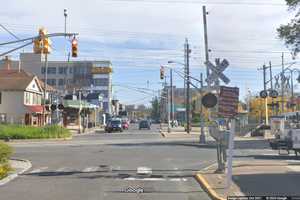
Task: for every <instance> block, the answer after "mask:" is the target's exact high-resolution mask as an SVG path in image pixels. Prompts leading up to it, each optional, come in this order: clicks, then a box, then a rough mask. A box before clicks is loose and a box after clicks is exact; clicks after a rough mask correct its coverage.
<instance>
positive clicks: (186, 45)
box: [185, 38, 191, 134]
mask: <svg viewBox="0 0 300 200" xmlns="http://www.w3.org/2000/svg"><path fill="white" fill-rule="evenodd" d="M185 56H186V90H187V92H186V123H187V133H188V134H189V133H190V127H191V124H190V63H189V61H190V47H189V43H188V39H187V38H186V39H185Z"/></svg>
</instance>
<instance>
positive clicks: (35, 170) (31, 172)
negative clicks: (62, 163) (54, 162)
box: [29, 167, 48, 174]
mask: <svg viewBox="0 0 300 200" xmlns="http://www.w3.org/2000/svg"><path fill="white" fill-rule="evenodd" d="M46 169H48V167H40V168H37V169H34V170H32V171H30V172H29V173H30V174H36V173H41V172H42V171H44V170H46Z"/></svg>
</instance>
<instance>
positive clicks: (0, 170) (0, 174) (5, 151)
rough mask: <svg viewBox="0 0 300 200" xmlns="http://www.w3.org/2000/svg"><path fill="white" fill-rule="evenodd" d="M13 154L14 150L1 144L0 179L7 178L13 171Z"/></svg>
mask: <svg viewBox="0 0 300 200" xmlns="http://www.w3.org/2000/svg"><path fill="white" fill-rule="evenodd" d="M12 153H13V149H12V148H11V147H10V146H8V145H7V144H5V143H3V142H0V179H2V178H4V177H6V176H7V174H8V172H10V171H11V170H12V168H11V167H10V165H9V158H10V156H11V155H12Z"/></svg>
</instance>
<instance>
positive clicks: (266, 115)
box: [263, 65, 269, 125]
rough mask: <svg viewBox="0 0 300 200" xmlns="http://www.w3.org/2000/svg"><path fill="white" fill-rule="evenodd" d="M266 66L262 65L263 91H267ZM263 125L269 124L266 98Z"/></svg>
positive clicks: (266, 100)
mask: <svg viewBox="0 0 300 200" xmlns="http://www.w3.org/2000/svg"><path fill="white" fill-rule="evenodd" d="M266 70H267V67H266V65H263V79H264V91H267V83H266ZM265 123H266V125H268V124H269V113H268V96H267V97H266V98H265Z"/></svg>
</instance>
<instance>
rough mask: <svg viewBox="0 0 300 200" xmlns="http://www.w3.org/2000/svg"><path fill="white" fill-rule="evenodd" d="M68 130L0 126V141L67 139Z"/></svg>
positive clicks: (52, 126)
mask: <svg viewBox="0 0 300 200" xmlns="http://www.w3.org/2000/svg"><path fill="white" fill-rule="evenodd" d="M70 136H71V133H70V131H69V130H68V129H66V128H63V127H60V126H57V125H51V126H44V127H32V126H23V125H0V139H3V140H5V139H8V138H9V139H48V138H67V137H70Z"/></svg>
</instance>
